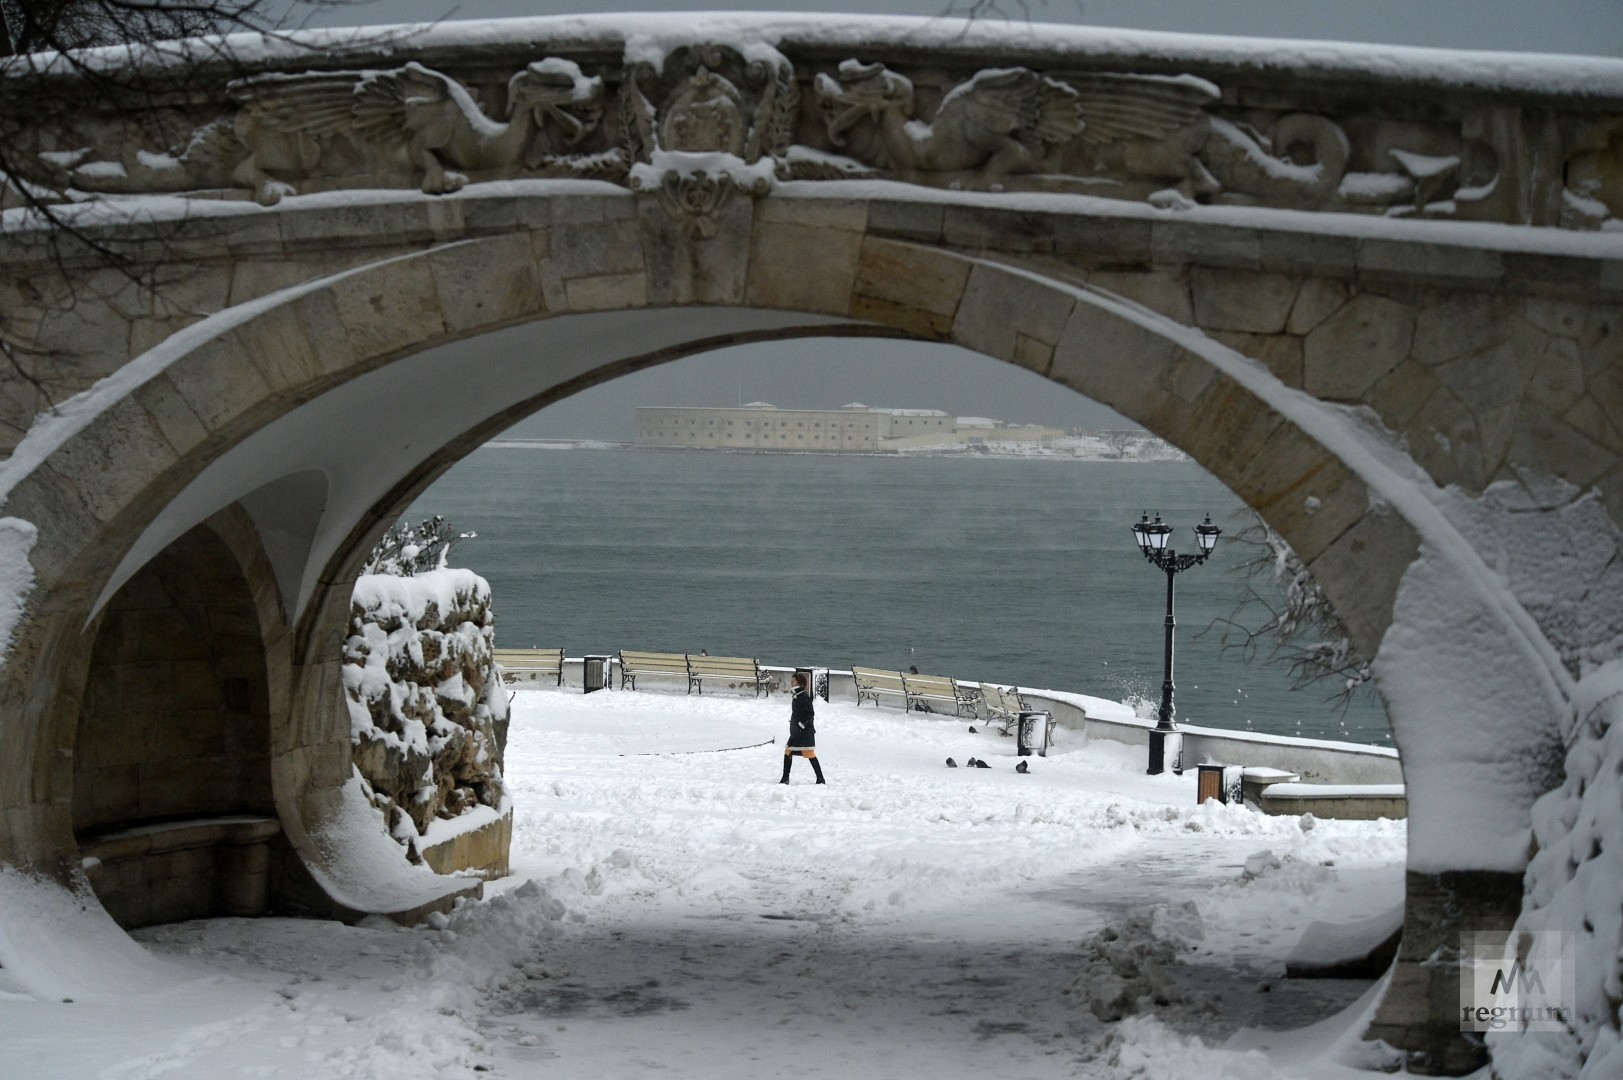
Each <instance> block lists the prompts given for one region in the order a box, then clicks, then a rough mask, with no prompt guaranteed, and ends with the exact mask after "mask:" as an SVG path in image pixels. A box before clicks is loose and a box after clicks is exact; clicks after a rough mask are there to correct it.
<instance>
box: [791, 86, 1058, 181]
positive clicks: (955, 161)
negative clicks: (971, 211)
mask: <svg viewBox="0 0 1623 1080" xmlns="http://www.w3.org/2000/svg"><path fill="white" fill-rule="evenodd" d="M817 96H818V100H819V104H820V106H821V108H822V111H823V116H824V122H825V123H826V124H827V126H828V136H829V140H830V141H831V142H832V143H833V144H834V145H835V146H837V147H841V148H847V147H849V148H850V149H851V150H852V151H853V152H854V153H856V155H857V156H858V157H859V158H861V159H862V160H864V161H866V162H868V163H869V164H872V165H874V166H876V167H878V168H880V169H886V170H893V171H902V172H922V173H939V172H966V171H980V172H984V173H985V174H987V175H988V176H1004V175H1007V174H1009V173H1023V172H1034V171H1036V170H1037V169H1039V168H1041V167H1042V166H1043V163H1044V160H1045V159H1046V157H1047V156H1048V152H1049V150H1050V149H1051V148H1053V147H1056V146H1063V145H1064V144H1065V143H1067V142H1069V141H1070V140H1071V139H1074V138H1075V137H1076V136H1077V135H1078V134H1079V133H1081V131H1082V129H1083V120H1082V113H1081V109H1080V107H1079V106H1078V102H1077V92H1076V91H1075V90H1073V89H1072V88H1071V87H1069V86H1066V85H1065V84H1064V83H1060V82H1055V81H1054V80H1053V79H1049V78H1045V77H1043V76H1041V75H1038V74H1037V73H1036V72H1033V71H1028V70H1027V69H1025V68H1000V69H991V70H987V71H982V72H980V73H978V74H977V75H975V76H974V78H972V79H970V80H969V81H968V82H964V83H960V84H959V85H958V86H957V87H955V88H954V89H953V90H952V91H951V92H950V93H949V94H947V96H946V97H945V98H943V99H942V102H941V106H940V108H938V109H937V110H936V112H935V115H934V117H933V118H932V119H931V120H930V122H929V123H925V122H924V121H922V120H919V119H916V118H915V117H914V113H915V111H916V107H915V104H914V93H913V83H912V81H911V80H909V79H908V78H907V77H906V76H904V75H899V74H897V73H896V72H894V71H891V70H890V69H889V68H887V67H885V65H883V64H861V63H858V62H857V61H855V60H847V61H846V62H845V63H843V64H841V65H840V69H839V77H838V78H833V77H830V76H828V75H826V74H825V75H819V76H818V78H817Z"/></svg>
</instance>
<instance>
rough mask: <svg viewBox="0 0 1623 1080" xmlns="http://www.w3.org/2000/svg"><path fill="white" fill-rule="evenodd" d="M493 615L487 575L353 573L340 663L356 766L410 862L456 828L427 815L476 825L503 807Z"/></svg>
mask: <svg viewBox="0 0 1623 1080" xmlns="http://www.w3.org/2000/svg"><path fill="white" fill-rule="evenodd" d="M494 622H495V620H494V616H493V615H492V612H491V604H490V585H489V584H488V583H487V582H486V581H485V580H484V579H483V578H481V577H480V576H479V575H477V574H475V573H473V572H472V571H470V570H456V569H441V570H432V571H429V572H427V573H423V574H419V575H417V576H415V577H396V576H394V575H391V574H368V575H365V576H363V577H361V578H360V579H359V580H358V581H357V582H356V584H355V592H354V596H353V599H352V601H351V608H350V636H349V639H348V640H347V641H346V642H345V643H344V669H343V678H344V689H345V692H346V697H347V700H348V704H349V714H350V739H351V742H352V744H353V746H354V750H355V765H356V768H357V769H358V770H359V772H360V774H361V777H362V778H363V780H364V781H365V784H366V785H367V794H368V798H369V799H370V800H371V802H372V804H373V805H374V806H376V807H378V809H380V810H382V811H383V812H384V815H385V816H386V817H387V819H388V822H389V830H390V832H391V833H392V834H393V836H394V837H395V838H396V839H397V840H399V841H400V842H402V843H403V844H405V845H406V847H407V850H408V853H409V856H410V857H411V858H412V859H413V860H414V861H415V860H416V859H417V858H418V857H419V854H420V851H421V849H422V848H423V847H425V846H427V844H429V843H435V842H439V841H441V840H444V839H448V838H449V837H450V836H451V835H454V833H455V832H457V831H461V830H459V829H447V828H446V827H445V826H443V825H438V824H436V823H437V822H443V821H446V820H453V819H454V820H457V821H458V824H459V825H461V824H467V825H468V826H469V827H471V828H477V827H479V826H481V825H484V824H486V823H488V822H489V821H490V820H493V819H494V817H496V816H498V815H499V814H501V813H502V812H505V809H506V793H505V789H504V787H503V784H502V749H503V743H504V742H505V730H506V721H507V702H506V699H505V697H504V696H503V695H502V693H501V690H500V683H499V681H498V680H497V679H496V678H495V663H494V660H493V658H492V647H493V641H494ZM481 808H485V809H484V812H483V813H481V812H479V811H480V810H481Z"/></svg>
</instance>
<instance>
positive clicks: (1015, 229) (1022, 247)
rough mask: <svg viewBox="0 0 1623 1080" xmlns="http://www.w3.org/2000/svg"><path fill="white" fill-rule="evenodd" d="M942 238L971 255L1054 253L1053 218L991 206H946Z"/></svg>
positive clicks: (1037, 213)
mask: <svg viewBox="0 0 1623 1080" xmlns="http://www.w3.org/2000/svg"><path fill="white" fill-rule="evenodd" d="M941 237H942V239H943V240H944V241H946V242H947V243H948V244H951V245H952V246H953V247H959V248H968V249H969V250H971V251H999V252H1005V251H1008V252H1016V251H1026V252H1048V251H1053V250H1054V229H1053V218H1052V217H1051V216H1050V215H1048V214H1044V213H1040V212H1036V211H1029V210H1012V209H1004V208H1002V207H994V206H948V207H947V208H946V212H945V214H944V215H943V216H942V221H941Z"/></svg>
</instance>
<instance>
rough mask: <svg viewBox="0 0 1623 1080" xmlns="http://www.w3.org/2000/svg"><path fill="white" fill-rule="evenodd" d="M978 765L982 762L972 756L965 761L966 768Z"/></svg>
mask: <svg viewBox="0 0 1623 1080" xmlns="http://www.w3.org/2000/svg"><path fill="white" fill-rule="evenodd" d="M978 765H980V762H978V761H976V760H975V759H974V758H970V759H969V760H968V761H966V762H964V768H966V769H973V768H975V767H977V766H978Z"/></svg>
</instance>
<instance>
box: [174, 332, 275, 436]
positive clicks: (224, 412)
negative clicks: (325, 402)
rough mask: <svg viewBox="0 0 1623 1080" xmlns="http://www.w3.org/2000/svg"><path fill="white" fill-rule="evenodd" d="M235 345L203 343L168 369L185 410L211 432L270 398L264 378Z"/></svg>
mask: <svg viewBox="0 0 1623 1080" xmlns="http://www.w3.org/2000/svg"><path fill="white" fill-rule="evenodd" d="M236 346H237V342H235V341H227V340H221V339H215V340H213V341H209V342H205V343H203V344H202V345H200V346H198V347H197V348H196V349H193V350H191V351H190V352H188V353H187V354H186V355H185V356H183V357H181V358H180V359H179V360H177V361H175V362H174V363H173V364H171V365H170V366H169V368H168V372H167V373H168V377H169V379H170V381H171V382H172V383H173V384H174V387H175V390H176V392H177V393H179V394H180V397H181V400H182V401H184V402H185V404H186V406H187V408H189V409H190V410H191V412H192V415H194V416H196V417H197V418H198V419H199V420H200V421H202V422H203V424H204V426H205V427H207V428H208V429H209V431H210V432H215V431H219V430H220V429H221V428H223V427H225V426H226V425H228V424H230V423H231V422H233V421H235V420H236V419H238V418H239V417H240V416H242V415H243V414H244V413H246V412H248V411H249V410H250V409H253V408H254V407H256V406H258V405H260V404H262V403H263V402H264V401H265V400H266V399H267V398H269V397H270V396H271V389H270V386H269V385H268V384H267V383H266V382H265V377H264V376H263V375H261V374H260V373H259V370H258V369H257V368H256V367H255V366H254V365H253V364H252V363H251V362H250V361H249V358H248V357H246V356H244V355H242V354H241V353H240V352H238V351H237V347H236Z"/></svg>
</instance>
